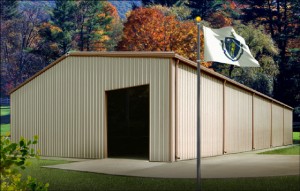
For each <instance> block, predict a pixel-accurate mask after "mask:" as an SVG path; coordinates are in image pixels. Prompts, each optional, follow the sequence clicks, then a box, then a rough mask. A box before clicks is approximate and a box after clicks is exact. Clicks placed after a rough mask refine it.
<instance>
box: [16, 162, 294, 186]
mask: <svg viewBox="0 0 300 191" xmlns="http://www.w3.org/2000/svg"><path fill="white" fill-rule="evenodd" d="M31 162H32V165H31V166H30V167H28V168H27V169H26V170H24V171H21V172H22V174H24V175H31V176H32V177H35V178H38V180H39V181H42V182H44V183H46V182H48V183H49V184H50V187H49V190H75V191H76V190H195V187H196V183H195V179H162V178H141V177H126V176H113V175H104V174H96V173H87V172H77V171H67V170H60V169H48V168H41V166H44V165H55V164H63V163H68V162H67V161H52V160H39V161H37V160H35V159H32V160H31ZM299 178H300V176H280V177H264V178H230V179H203V180H202V190H207V191H209V190H214V191H218V190H230V191H232V190H233V191H234V190H241V191H242V190H249V191H250V190H251V191H253V190H283V191H286V190H289V191H293V190H297V191H298V190H299V189H300V184H299V183H300V182H299Z"/></svg>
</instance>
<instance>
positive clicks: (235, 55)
mask: <svg viewBox="0 0 300 191" xmlns="http://www.w3.org/2000/svg"><path fill="white" fill-rule="evenodd" d="M203 32H204V60H205V61H207V62H219V63H225V64H232V65H235V66H240V67H259V63H258V61H257V60H256V59H255V58H254V57H253V56H252V54H251V51H250V49H249V47H248V45H247V44H246V41H245V39H244V38H243V37H241V36H240V35H238V34H237V33H236V32H235V31H234V29H233V28H232V27H223V28H220V29H211V28H208V27H205V26H203Z"/></svg>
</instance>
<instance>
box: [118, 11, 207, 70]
mask: <svg viewBox="0 0 300 191" xmlns="http://www.w3.org/2000/svg"><path fill="white" fill-rule="evenodd" d="M201 41H202V43H201V44H202V47H201V49H202V50H203V36H202V35H201ZM118 50H128V51H174V52H176V53H177V54H179V55H181V56H184V57H186V58H189V59H191V60H194V61H195V60H196V57H197V55H196V54H197V26H196V24H195V23H194V22H192V21H178V20H176V18H175V16H173V15H164V13H163V12H162V11H160V10H158V9H155V8H138V9H135V10H133V11H132V12H131V14H130V15H129V17H128V18H127V22H126V23H125V24H124V30H123V37H122V40H121V42H120V43H119V46H118ZM202 56H203V55H202ZM203 65H205V66H207V67H208V66H209V64H208V63H204V64H203Z"/></svg>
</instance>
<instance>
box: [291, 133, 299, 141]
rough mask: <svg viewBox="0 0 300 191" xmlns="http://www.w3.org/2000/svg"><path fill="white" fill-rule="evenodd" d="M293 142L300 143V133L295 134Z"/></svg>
mask: <svg viewBox="0 0 300 191" xmlns="http://www.w3.org/2000/svg"><path fill="white" fill-rule="evenodd" d="M293 140H294V141H300V132H293Z"/></svg>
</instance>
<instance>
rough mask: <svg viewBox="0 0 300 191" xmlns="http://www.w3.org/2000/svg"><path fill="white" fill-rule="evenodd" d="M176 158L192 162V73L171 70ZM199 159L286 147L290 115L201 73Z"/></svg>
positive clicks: (281, 107) (194, 101) (189, 69)
mask: <svg viewBox="0 0 300 191" xmlns="http://www.w3.org/2000/svg"><path fill="white" fill-rule="evenodd" d="M177 78H178V83H177V89H178V90H177V104H176V105H177V108H178V109H177V116H178V117H177V122H176V123H177V124H176V126H177V129H178V132H177V135H176V139H175V142H176V143H177V146H176V147H177V149H176V153H177V157H178V158H177V159H179V160H185V159H193V158H196V129H197V124H196V115H197V108H196V106H197V97H196V95H197V92H196V90H197V74H196V69H195V67H193V66H188V65H186V64H183V63H180V64H179V66H178V69H177ZM200 118H201V156H202V157H208V156H216V155H222V154H224V153H238V152H244V151H250V150H252V149H264V148H270V147H275V146H281V145H288V144H292V110H291V109H290V108H287V107H286V106H284V105H281V104H278V103H275V102H274V101H273V100H271V99H268V98H266V97H263V96H261V95H257V94H256V93H255V92H254V91H250V90H248V89H246V88H242V87H239V86H238V85H236V84H234V83H232V82H230V81H228V80H226V79H222V78H221V77H215V76H214V75H212V74H210V73H208V72H205V71H202V72H201V116H200Z"/></svg>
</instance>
